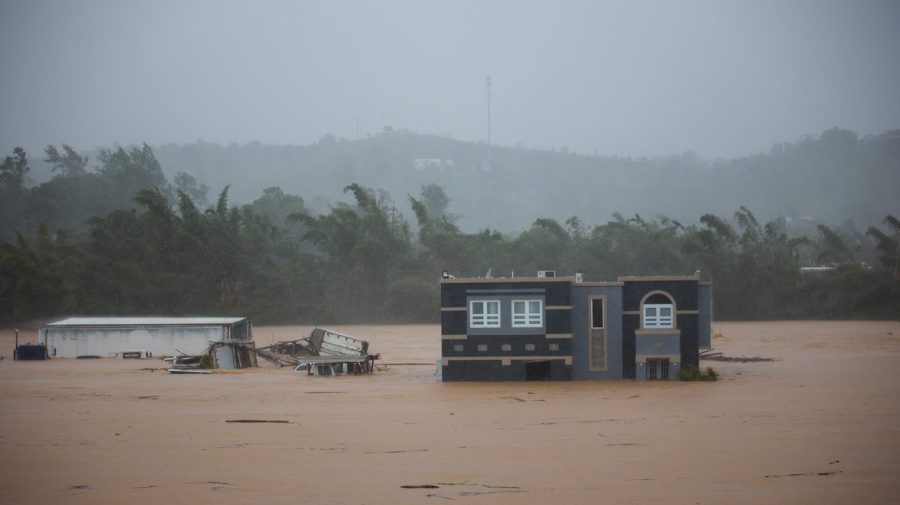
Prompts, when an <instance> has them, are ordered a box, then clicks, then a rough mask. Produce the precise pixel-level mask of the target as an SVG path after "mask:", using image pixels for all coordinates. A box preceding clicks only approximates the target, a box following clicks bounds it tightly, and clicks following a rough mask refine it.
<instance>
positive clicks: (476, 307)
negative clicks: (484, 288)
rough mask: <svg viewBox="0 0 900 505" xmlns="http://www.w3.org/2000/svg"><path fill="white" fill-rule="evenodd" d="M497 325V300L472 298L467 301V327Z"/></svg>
mask: <svg viewBox="0 0 900 505" xmlns="http://www.w3.org/2000/svg"><path fill="white" fill-rule="evenodd" d="M499 327H500V301H499V300H473V301H471V302H469V328H499Z"/></svg>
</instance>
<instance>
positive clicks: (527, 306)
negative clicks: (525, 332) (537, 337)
mask: <svg viewBox="0 0 900 505" xmlns="http://www.w3.org/2000/svg"><path fill="white" fill-rule="evenodd" d="M541 305H543V304H542V303H541V301H540V300H513V302H512V325H513V327H515V328H540V327H541V326H544V310H543V309H544V308H543V307H542V306H541Z"/></svg>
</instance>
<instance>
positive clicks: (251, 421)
mask: <svg viewBox="0 0 900 505" xmlns="http://www.w3.org/2000/svg"><path fill="white" fill-rule="evenodd" d="M225 422H226V423H277V424H291V422H290V421H284V420H282V419H227V420H226V421H225Z"/></svg>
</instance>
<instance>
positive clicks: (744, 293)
mask: <svg viewBox="0 0 900 505" xmlns="http://www.w3.org/2000/svg"><path fill="white" fill-rule="evenodd" d="M45 155H46V157H45V158H44V160H45V162H46V163H48V164H50V165H51V166H52V167H53V169H54V173H55V176H54V177H53V178H52V179H51V180H49V181H48V182H45V183H43V184H40V185H29V184H28V182H27V181H28V171H29V165H28V159H27V156H26V153H25V152H24V151H22V150H21V149H16V150H15V152H14V153H12V155H10V156H8V157H7V158H6V159H5V161H4V162H3V164H2V166H0V216H2V220H0V223H2V227H0V320H2V321H3V322H5V323H22V322H29V321H34V320H39V319H43V318H52V317H57V316H61V315H68V314H83V315H88V314H103V315H132V314H133V315H196V314H204V315H217V314H230V315H247V316H250V317H252V318H253V319H254V320H255V321H256V322H258V323H275V322H284V323H299V322H303V323H333V322H341V323H351V322H382V321H384V322H387V321H392V322H413V321H435V320H436V319H437V317H438V310H437V307H438V302H437V297H438V276H439V273H440V271H441V270H449V271H450V272H452V273H454V274H456V275H458V276H460V275H484V274H485V272H487V271H488V270H491V271H493V273H494V275H511V273H512V272H515V273H516V274H517V275H533V273H534V272H535V271H537V270H539V269H555V270H557V271H559V272H560V273H561V274H570V273H574V272H576V271H580V272H583V273H584V274H585V276H586V277H587V278H588V279H592V280H608V279H614V278H615V277H616V276H619V275H642V274H690V273H693V272H695V271H696V270H700V271H701V272H702V275H703V277H704V278H705V279H711V280H712V281H713V283H714V296H715V317H716V318H718V319H779V318H791V319H793V318H827V319H832V318H890V319H894V318H897V317H900V281H898V279H900V275H898V268H900V267H898V264H900V222H898V220H897V219H895V218H894V217H893V216H891V215H888V216H887V218H885V219H884V221H883V222H882V223H881V224H880V225H879V226H878V227H870V228H869V229H868V231H867V232H866V233H860V232H858V231H857V230H856V229H855V227H854V226H853V225H852V223H845V224H842V225H840V226H837V227H834V228H832V227H829V226H827V225H826V224H825V223H815V222H812V221H809V222H808V223H807V224H809V226H810V227H809V228H808V229H807V231H808V232H807V233H805V234H798V233H797V229H796V228H795V229H791V228H790V226H789V224H788V222H787V220H786V219H784V218H775V219H772V220H769V221H768V222H760V220H758V219H757V218H756V216H755V215H754V214H753V213H752V212H751V211H750V210H749V209H747V208H745V207H739V208H737V209H736V210H735V212H734V213H733V215H732V216H731V217H730V218H725V217H721V216H716V215H713V214H704V215H702V216H700V217H699V222H697V223H695V224H682V223H680V222H679V221H677V220H674V219H670V218H668V217H665V216H658V217H656V218H654V219H645V218H642V217H641V216H639V215H637V214H635V215H634V216H633V217H629V218H626V217H623V216H622V215H620V214H614V215H613V219H612V220H610V221H608V222H605V223H602V224H596V225H589V224H587V223H585V222H584V221H582V220H581V219H579V218H577V217H572V218H569V219H567V220H566V221H564V222H559V221H557V220H555V219H551V218H538V219H536V220H535V221H534V222H533V224H532V225H531V226H530V227H528V228H527V229H525V230H524V231H522V232H520V233H515V234H503V233H501V232H499V231H496V230H493V229H489V228H486V229H483V230H482V231H479V232H475V233H467V232H464V231H462V230H461V229H460V227H459V226H458V224H457V223H458V221H459V217H458V216H456V215H454V214H452V213H450V203H451V202H450V198H449V197H448V195H447V193H446V191H445V189H444V188H443V187H442V186H439V185H437V184H425V185H422V186H421V187H420V190H419V191H418V192H417V196H416V197H407V199H408V201H406V202H404V203H403V204H401V205H399V206H398V204H396V203H395V202H394V200H393V199H392V197H391V195H390V194H388V193H386V192H384V191H380V190H373V189H368V188H366V187H364V186H362V185H359V184H349V185H347V186H346V187H345V188H344V191H345V193H347V195H348V196H351V197H352V203H349V204H343V203H340V204H335V205H332V206H331V207H330V208H329V209H328V210H326V211H324V212H320V213H315V212H312V211H310V210H309V209H308V208H307V206H306V205H305V202H304V200H303V199H302V198H300V197H299V196H296V195H290V194H286V193H285V192H283V191H282V190H281V189H279V188H278V187H270V188H267V189H265V190H264V192H263V194H262V196H260V197H259V198H258V199H256V200H255V201H253V202H252V203H250V204H245V205H229V188H228V187H226V188H225V189H224V190H223V191H222V192H221V193H220V194H219V196H218V198H217V199H216V201H215V202H214V203H212V204H211V205H206V203H205V202H206V198H207V192H208V189H207V188H206V187H205V186H204V185H202V184H200V183H199V182H198V181H197V180H196V179H195V178H194V177H192V176H190V175H188V174H187V173H179V174H177V175H176V176H175V177H173V179H172V182H169V180H168V179H167V178H166V176H165V175H164V172H163V170H162V168H161V166H160V163H159V162H158V161H157V159H156V157H155V155H154V152H153V150H152V149H151V148H150V147H148V146H146V145H145V146H142V147H139V148H132V149H130V150H126V149H122V148H116V149H112V150H103V151H100V153H99V154H98V155H97V159H98V164H97V166H96V168H95V169H94V170H88V168H87V166H88V159H87V158H86V157H84V156H83V155H81V154H79V153H78V152H76V151H75V150H74V149H73V148H71V147H70V146H65V145H64V146H62V147H61V149H58V148H56V147H54V146H48V148H47V149H46V151H45ZM893 170H895V171H896V170H897V167H896V166H894V167H893ZM891 191H893V192H894V193H896V188H893V189H892V190H891ZM476 211H477V210H473V212H476ZM406 215H409V216H414V219H409V218H407V217H405V216H406ZM86 216H90V217H89V219H87V218H86ZM809 265H829V266H833V267H834V269H833V270H830V271H827V272H820V273H814V274H810V273H801V270H800V267H801V266H809Z"/></svg>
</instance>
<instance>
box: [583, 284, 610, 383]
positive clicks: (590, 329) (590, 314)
mask: <svg viewBox="0 0 900 505" xmlns="http://www.w3.org/2000/svg"><path fill="white" fill-rule="evenodd" d="M607 298H608V297H607V295H590V296H588V307H587V318H586V319H587V337H588V341H587V348H588V371H589V372H608V371H609V333H608V332H607V327H608V326H609V310H607ZM594 300H602V302H601V304H602V310H603V326H600V327H595V326H594ZM595 331H597V332H602V334H603V366H600V367H595V366H594V332H595Z"/></svg>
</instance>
